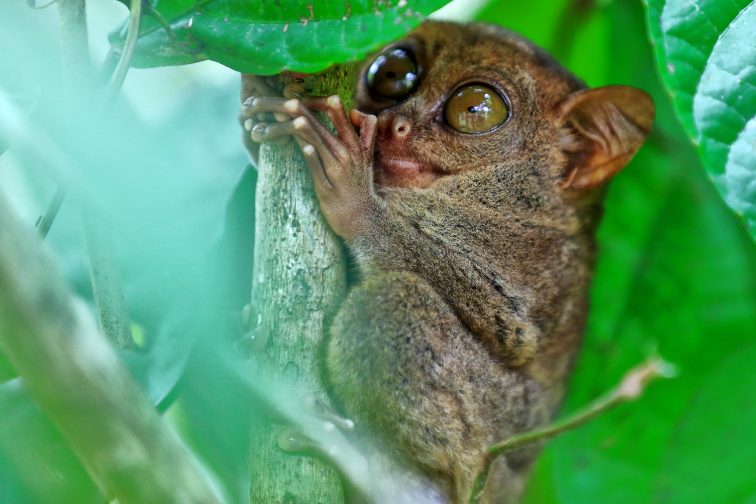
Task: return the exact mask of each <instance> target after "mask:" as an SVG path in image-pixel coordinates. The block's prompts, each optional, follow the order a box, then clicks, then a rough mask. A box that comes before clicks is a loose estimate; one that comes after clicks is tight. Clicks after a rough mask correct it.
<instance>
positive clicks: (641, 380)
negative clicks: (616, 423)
mask: <svg viewBox="0 0 756 504" xmlns="http://www.w3.org/2000/svg"><path fill="white" fill-rule="evenodd" d="M674 375H675V369H674V367H673V366H672V365H671V364H670V363H668V362H666V361H664V360H663V359H661V358H659V357H656V356H655V357H651V358H649V359H648V360H647V361H646V362H644V363H643V364H641V365H639V366H637V367H635V368H633V369H631V370H630V371H628V373H627V374H626V375H625V377H624V378H623V379H622V381H621V382H620V384H619V385H618V386H617V387H616V388H615V389H613V390H611V391H610V392H608V393H607V394H605V395H604V396H603V397H600V398H599V399H596V400H595V401H593V402H592V403H590V404H589V405H588V406H586V407H585V408H584V409H582V410H580V411H578V412H577V413H574V414H573V415H570V416H568V417H567V418H564V419H562V420H558V421H556V422H554V423H552V424H549V425H546V426H544V427H541V428H539V429H535V430H532V431H529V432H524V433H522V434H517V435H515V436H512V437H511V438H509V439H507V440H505V441H502V442H501V443H497V444H495V445H492V446H490V447H489V448H488V450H487V452H486V459H485V462H484V465H483V469H481V471H480V472H479V473H478V476H477V477H476V478H475V482H474V483H473V488H472V491H471V492H470V500H469V503H470V504H478V503H479V502H480V499H481V498H482V497H483V491H484V490H485V486H486V480H487V478H488V474H489V473H490V472H491V467H492V465H493V463H494V461H495V460H496V459H497V458H498V457H499V456H500V455H503V454H505V453H508V452H511V451H513V450H516V449H518V448H522V447H523V446H527V445H530V444H533V443H536V442H541V441H546V440H548V439H551V438H554V437H556V436H558V435H560V434H562V433H564V432H567V431H569V430H572V429H575V428H576V427H579V426H581V425H583V424H584V423H586V422H588V421H589V420H591V419H593V418H596V417H597V416H599V415H601V414H603V413H605V412H606V411H608V410H610V409H612V408H613V407H615V406H617V405H618V404H620V403H623V402H625V401H631V400H633V399H637V398H638V397H639V396H640V395H641V393H642V392H643V390H644V388H645V387H646V386H647V385H648V384H649V383H650V382H651V381H653V380H654V379H656V378H670V377H672V376H674Z"/></svg>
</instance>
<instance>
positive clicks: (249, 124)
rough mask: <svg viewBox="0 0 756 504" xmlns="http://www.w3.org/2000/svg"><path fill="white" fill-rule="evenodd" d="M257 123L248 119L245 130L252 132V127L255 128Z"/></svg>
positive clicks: (245, 122)
mask: <svg viewBox="0 0 756 504" xmlns="http://www.w3.org/2000/svg"><path fill="white" fill-rule="evenodd" d="M254 125H255V123H254V121H252V119H247V120H246V121H244V129H245V130H247V131H252V126H254Z"/></svg>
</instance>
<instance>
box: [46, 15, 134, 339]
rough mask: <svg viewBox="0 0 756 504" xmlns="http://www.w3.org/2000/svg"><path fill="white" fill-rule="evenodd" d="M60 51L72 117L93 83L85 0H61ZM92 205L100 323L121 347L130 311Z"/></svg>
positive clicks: (88, 216) (88, 220)
mask: <svg viewBox="0 0 756 504" xmlns="http://www.w3.org/2000/svg"><path fill="white" fill-rule="evenodd" d="M58 5H59V12H60V20H61V55H62V59H63V60H64V61H65V64H64V65H63V88H64V98H65V105H66V113H67V115H68V117H69V118H72V117H75V116H76V115H77V114H80V113H81V110H82V109H86V108H87V106H88V105H87V103H86V99H87V96H88V93H89V92H90V91H91V89H92V87H93V82H92V81H93V79H92V68H91V64H90V61H89V40H88V38H87V20H86V2H85V0H59V2H58ZM98 219H99V216H98V215H97V214H95V212H94V211H92V209H91V208H85V209H84V233H85V235H86V240H87V246H88V249H89V269H90V273H91V275H90V278H91V282H92V291H93V293H94V298H95V303H96V304H97V312H98V315H99V319H100V324H101V327H102V329H103V331H104V332H105V335H106V336H107V337H108V339H110V341H111V343H113V344H114V345H116V346H118V347H119V348H129V347H131V346H133V339H132V338H131V328H130V324H129V315H128V311H127V310H126V301H125V299H124V295H123V288H122V287H121V276H120V273H119V271H118V267H117V264H116V262H115V254H114V251H113V248H112V241H113V240H112V237H111V236H110V229H108V227H107V226H105V225H104V224H103V223H101V222H99V220H98Z"/></svg>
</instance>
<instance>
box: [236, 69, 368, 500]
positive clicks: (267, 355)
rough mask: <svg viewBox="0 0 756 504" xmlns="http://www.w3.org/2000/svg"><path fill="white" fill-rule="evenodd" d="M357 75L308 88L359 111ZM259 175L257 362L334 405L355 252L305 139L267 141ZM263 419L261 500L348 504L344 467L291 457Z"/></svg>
mask: <svg viewBox="0 0 756 504" xmlns="http://www.w3.org/2000/svg"><path fill="white" fill-rule="evenodd" d="M355 75H356V66H338V67H334V68H332V69H330V70H328V71H326V72H324V73H323V74H319V75H315V76H309V77H308V78H306V79H304V82H303V83H302V84H303V85H304V90H305V92H306V93H308V94H311V95H332V94H338V95H340V96H341V98H342V99H343V100H344V102H345V103H346V104H347V105H349V104H351V101H352V96H353V93H354V83H355ZM287 82H290V79H287V78H281V79H280V80H279V83H280V84H281V85H283V84H285V83H287ZM274 87H275V84H274ZM281 87H282V86H281ZM279 89H280V87H279ZM243 94H244V93H243ZM258 172H259V173H258V182H257V196H256V209H255V213H256V216H255V225H256V235H255V257H254V272H253V280H252V307H253V315H252V318H253V320H252V325H253V326H254V327H255V334H256V337H257V340H258V341H256V343H255V346H256V348H257V349H258V350H257V352H258V353H257V355H256V357H255V358H257V359H259V360H260V361H262V362H264V363H265V364H266V365H267V366H268V367H270V368H272V369H273V370H274V372H275V373H276V376H275V378H276V379H277V380H280V381H282V382H285V383H286V385H288V386H290V387H292V388H294V389H295V390H297V391H298V392H299V393H300V394H302V395H305V396H309V397H312V398H314V399H317V400H322V401H326V402H327V397H326V393H325V391H324V389H323V386H322V383H321V370H320V363H319V360H320V359H319V351H320V344H321V342H322V340H323V334H324V330H325V329H326V320H327V317H328V316H329V315H331V314H333V312H334V311H335V309H336V308H337V306H338V303H339V302H340V300H341V299H342V298H343V296H344V294H345V291H346V266H345V264H346V261H345V252H344V249H343V247H342V246H341V244H340V243H339V242H338V239H337V238H336V236H335V235H334V234H333V233H332V232H331V230H330V229H329V228H328V226H327V224H326V223H325V221H324V220H323V218H322V216H321V215H320V210H319V208H318V202H317V200H316V199H315V194H314V191H313V188H312V180H311V176H310V173H309V172H308V168H307V165H306V164H305V162H304V160H303V158H302V156H301V153H300V151H299V147H298V146H297V144H296V143H295V142H293V141H292V142H290V143H288V144H287V145H284V146H272V145H264V146H263V147H262V148H261V150H260V153H259V160H258ZM253 418H254V420H253V425H252V429H251V436H250V438H251V442H250V450H249V455H250V480H251V489H250V497H251V501H252V502H254V503H298V504H310V503H323V504H325V503H338V502H342V500H343V497H342V490H341V484H340V482H339V480H338V477H337V474H336V472H335V471H334V469H332V468H331V467H330V466H329V465H328V464H326V463H325V462H323V461H322V460H320V459H318V458H313V457H302V456H296V455H292V454H288V453H285V452H284V451H283V450H281V449H280V448H279V445H278V438H279V436H280V435H281V434H282V432H284V429H286V426H284V425H281V424H276V423H270V422H269V421H268V420H266V419H264V418H262V417H260V416H259V415H255V414H254V412H253Z"/></svg>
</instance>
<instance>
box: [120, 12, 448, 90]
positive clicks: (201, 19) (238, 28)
mask: <svg viewBox="0 0 756 504" xmlns="http://www.w3.org/2000/svg"><path fill="white" fill-rule="evenodd" d="M445 3H446V1H444V0H354V1H351V2H330V1H327V0H320V1H318V0H297V1H293V2H279V1H273V0H156V1H155V2H154V10H155V11H156V12H157V13H159V16H160V17H161V18H162V19H163V20H165V22H167V23H169V24H170V31H169V30H167V29H166V28H165V27H164V25H162V24H161V23H159V22H157V21H156V20H155V16H153V17H152V18H150V19H147V21H146V23H145V24H146V26H145V29H143V30H142V33H141V35H140V38H139V42H138V44H137V54H136V58H135V60H134V64H135V65H136V66H160V65H177V64H184V63H192V62H195V61H202V60H205V59H210V60H213V61H217V62H219V63H222V64H224V65H226V66H229V67H231V68H233V69H234V70H238V71H240V72H245V73H254V74H259V75H269V74H275V73H279V72H281V71H282V70H292V71H296V72H304V73H313V72H317V71H319V70H322V69H324V68H326V67H328V66H330V65H331V64H333V63H337V62H344V61H353V60H357V59H360V58H362V57H363V56H364V55H365V54H366V53H367V52H369V51H371V50H373V49H375V48H376V47H379V46H381V45H383V44H384V43H386V42H387V41H389V40H393V39H396V38H399V37H400V36H401V35H403V34H404V33H406V32H408V31H409V30H410V29H412V28H413V27H415V26H417V25H418V24H419V23H420V22H421V21H422V20H423V16H424V15H427V14H429V13H431V12H432V11H434V10H436V9H438V8H439V7H441V6H443V5H444V4H445ZM121 35H122V34H121ZM121 41H122V36H116V37H114V42H116V43H120V42H121Z"/></svg>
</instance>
